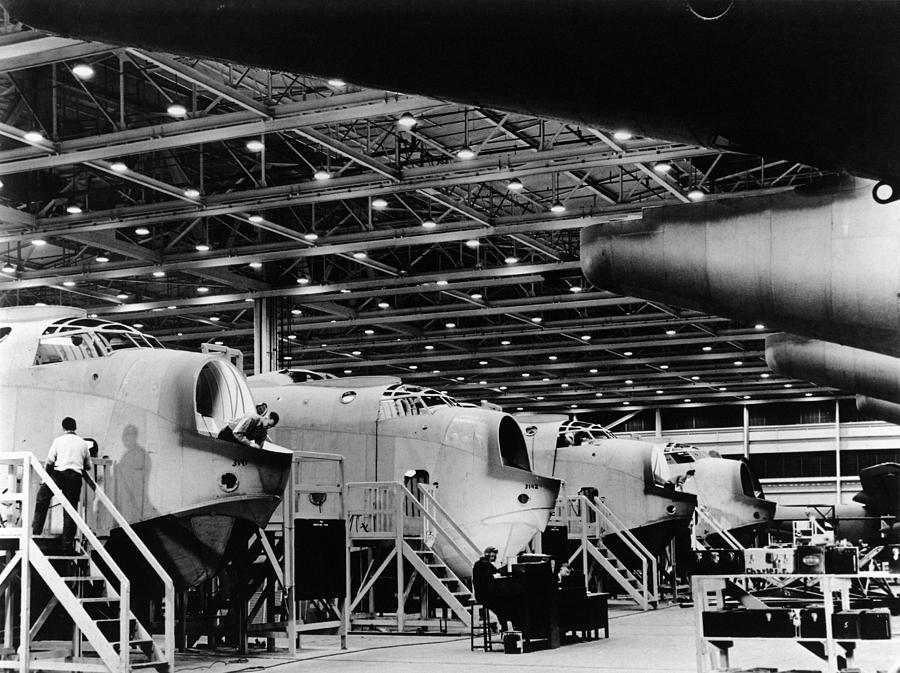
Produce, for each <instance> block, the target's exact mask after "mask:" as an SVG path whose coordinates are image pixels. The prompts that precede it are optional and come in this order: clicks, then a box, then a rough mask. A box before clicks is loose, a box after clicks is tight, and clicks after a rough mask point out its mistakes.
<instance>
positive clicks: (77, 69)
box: [72, 63, 94, 79]
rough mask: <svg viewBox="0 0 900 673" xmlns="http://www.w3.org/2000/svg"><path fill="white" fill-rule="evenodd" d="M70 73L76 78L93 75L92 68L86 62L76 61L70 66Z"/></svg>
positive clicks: (86, 77)
mask: <svg viewBox="0 0 900 673" xmlns="http://www.w3.org/2000/svg"><path fill="white" fill-rule="evenodd" d="M72 74H73V75H75V77H77V78H78V79H90V78H91V77H93V76H94V69H93V68H92V67H91V66H89V65H88V64H87V63H78V64H76V65H74V66H72Z"/></svg>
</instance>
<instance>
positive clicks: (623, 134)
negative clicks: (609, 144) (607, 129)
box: [613, 129, 634, 140]
mask: <svg viewBox="0 0 900 673" xmlns="http://www.w3.org/2000/svg"><path fill="white" fill-rule="evenodd" d="M633 137H634V136H633V135H632V133H631V131H628V130H626V129H618V130H617V131H614V132H613V138H615V139H616V140H631V139H632V138H633Z"/></svg>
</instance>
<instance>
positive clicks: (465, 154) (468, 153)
mask: <svg viewBox="0 0 900 673" xmlns="http://www.w3.org/2000/svg"><path fill="white" fill-rule="evenodd" d="M463 135H464V140H463V146H462V148H461V149H460V150H459V151H457V153H456V156H457V157H459V158H460V159H462V160H463V161H468V160H469V159H474V158H475V150H473V149H472V148H471V147H469V108H466V109H465V110H463Z"/></svg>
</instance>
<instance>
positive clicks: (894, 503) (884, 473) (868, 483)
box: [853, 463, 900, 516]
mask: <svg viewBox="0 0 900 673" xmlns="http://www.w3.org/2000/svg"><path fill="white" fill-rule="evenodd" d="M859 481H860V483H861V484H862V491H861V492H860V493H857V494H856V495H855V496H853V499H854V500H855V501H856V502H860V503H862V504H863V505H865V507H866V509H869V510H873V511H876V512H880V513H884V514H893V515H894V516H898V515H900V463H881V464H880V465H873V466H872V467H867V468H865V469H863V470H860V472H859Z"/></svg>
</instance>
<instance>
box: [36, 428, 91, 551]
mask: <svg viewBox="0 0 900 673" xmlns="http://www.w3.org/2000/svg"><path fill="white" fill-rule="evenodd" d="M62 428H63V430H64V433H63V434H61V435H60V436H59V437H57V438H56V439H54V440H53V443H52V444H51V445H50V452H49V453H48V454H47V471H48V472H49V473H50V477H51V478H52V479H53V481H54V482H55V483H56V485H57V486H59V489H60V490H61V491H62V492H63V495H64V496H65V497H66V500H68V501H69V502H70V503H71V505H72V506H73V507H76V508H77V507H78V499H79V498H80V497H81V480H82V479H83V478H84V472H85V471H86V470H89V469H90V468H91V454H90V450H91V446H92V443H91V442H90V441H89V440H87V439H82V438H81V437H79V436H78V435H77V434H76V432H75V430H76V429H77V428H78V425H77V423H76V422H75V419H74V418H70V417H69V416H66V417H65V418H64V419H63V421H62ZM52 499H53V491H51V490H50V487H49V486H48V485H47V484H46V483H43V484H41V487H40V489H38V494H37V502H36V503H35V506H34V521H33V522H32V526H31V530H32V533H33V534H34V535H40V534H41V532H43V530H44V522H45V521H46V519H47V509H48V508H49V507H50V501H51V500H52ZM74 552H75V522H74V521H73V520H72V518H71V517H70V516H69V515H68V514H66V515H65V516H64V518H63V553H66V554H73V553H74Z"/></svg>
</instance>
